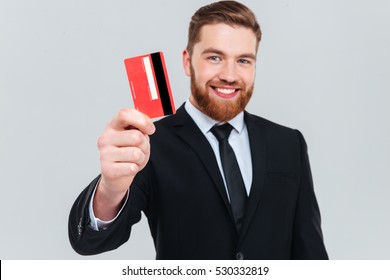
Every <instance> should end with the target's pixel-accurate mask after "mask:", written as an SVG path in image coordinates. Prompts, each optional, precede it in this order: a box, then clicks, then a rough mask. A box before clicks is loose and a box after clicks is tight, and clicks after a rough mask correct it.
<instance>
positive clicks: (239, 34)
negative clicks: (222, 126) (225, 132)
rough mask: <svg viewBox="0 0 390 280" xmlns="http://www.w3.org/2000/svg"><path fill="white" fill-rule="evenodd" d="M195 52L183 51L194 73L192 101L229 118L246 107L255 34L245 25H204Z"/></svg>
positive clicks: (189, 71)
mask: <svg viewBox="0 0 390 280" xmlns="http://www.w3.org/2000/svg"><path fill="white" fill-rule="evenodd" d="M200 35H201V36H200V41H199V42H198V43H196V44H195V45H194V48H193V52H192V56H191V57H190V55H189V53H188V51H187V50H185V51H184V52H183V64H184V69H185V72H186V74H187V75H188V76H190V77H191V92H192V95H191V96H190V102H191V103H192V104H193V105H194V106H195V107H197V108H198V109H199V110H201V111H202V112H204V113H205V114H207V115H208V116H209V117H211V118H213V119H215V120H218V121H228V120H230V119H232V118H234V117H235V116H236V115H237V114H238V113H240V112H241V111H243V110H244V109H245V107H246V105H247V104H248V102H249V99H250V97H251V96H252V93H253V84H254V78H255V70H256V65H255V64H256V36H255V34H254V32H253V31H252V30H250V29H249V28H245V27H239V26H234V27H232V26H229V25H227V24H213V25H205V26H203V27H202V29H201V34H200Z"/></svg>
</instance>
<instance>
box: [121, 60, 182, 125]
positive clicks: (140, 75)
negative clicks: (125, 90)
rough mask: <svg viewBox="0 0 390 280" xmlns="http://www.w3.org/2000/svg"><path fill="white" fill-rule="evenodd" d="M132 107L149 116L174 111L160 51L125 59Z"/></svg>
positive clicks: (158, 115)
mask: <svg viewBox="0 0 390 280" xmlns="http://www.w3.org/2000/svg"><path fill="white" fill-rule="evenodd" d="M125 67H126V72H127V78H128V79H129V85H130V91H131V95H132V97H133V102H134V107H135V109H137V110H138V111H140V112H142V113H144V114H146V115H147V116H149V117H150V118H157V117H162V116H166V115H170V114H174V113H176V109H175V105H174V103H173V98H172V91H171V86H170V84H169V79H168V72H167V69H166V65H165V60H164V54H163V53H162V52H156V53H150V54H145V55H140V56H137V57H132V58H127V59H125Z"/></svg>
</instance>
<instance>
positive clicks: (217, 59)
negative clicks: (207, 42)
mask: <svg viewBox="0 0 390 280" xmlns="http://www.w3.org/2000/svg"><path fill="white" fill-rule="evenodd" d="M209 60H211V61H221V58H220V57H218V56H210V57H209Z"/></svg>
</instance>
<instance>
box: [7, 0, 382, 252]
mask: <svg viewBox="0 0 390 280" xmlns="http://www.w3.org/2000/svg"><path fill="white" fill-rule="evenodd" d="M243 2H244V3H245V4H247V5H248V6H249V7H251V8H252V9H253V10H254V11H255V13H256V14H257V17H258V20H259V22H260V24H261V26H262V30H263V33H264V35H263V40H262V42H261V45H260V52H259V57H258V65H257V76H256V90H255V94H254V97H253V99H252V101H251V103H250V105H249V108H248V110H249V111H250V112H252V113H255V114H258V115H261V116H263V117H265V118H269V119H271V120H273V121H275V122H278V123H281V124H284V125H286V126H290V127H293V128H298V129H300V130H301V131H302V132H303V134H304V135H305V138H306V140H307V142H308V145H309V155H310V159H311V165H312V170H313V177H314V181H315V189H316V193H317V197H318V201H319V204H320V208H321V213H322V219H323V231H324V236H325V242H326V245H327V248H328V251H329V255H330V257H331V258H333V259H390V240H389V239H390V237H389V236H390V222H389V220H390V217H389V216H390V215H389V214H390V203H389V197H390V190H389V179H388V176H389V171H390V170H389V167H390V148H389V143H390V126H389V119H390V113H389V110H388V107H389V101H390V100H389V93H390V84H389V74H390V69H389V65H390V54H389V50H390V37H389V29H390V16H389V11H390V2H389V1H387V0H383V1H381V0H370V1H368V0H366V1H363V0H355V1H354V0H326V1H325V0H321V1H320V0H294V1H292V0H284V1H282V0H278V1H275V0H264V1H258V0H257V1H255V0H253V1H249V0H248V1H243ZM206 3H209V1H203V0H202V1H179V0H174V1H138V0H137V1H132V0H127V1H96V0H94V1H92V0H88V1H80V0H77V1H76V0H68V1H49V0H48V1H44V0H35V1H28V0H22V1H17V0H0V35H1V37H0V40H1V41H0V42H1V43H0V129H1V130H0V179H1V185H0V188H1V189H0V191H1V194H0V223H1V230H0V258H1V259H79V258H84V257H81V256H78V255H77V254H76V253H74V252H73V250H72V249H71V247H70V245H69V243H68V237H67V219H68V213H69V209H70V207H71V205H72V203H73V201H74V200H75V198H76V196H77V195H78V194H79V193H80V192H81V190H82V189H83V188H84V187H85V186H87V184H88V183H89V182H90V181H91V180H92V179H93V178H94V177H95V176H96V175H97V174H98V173H99V155H98V151H97V148H96V140H97V138H98V136H99V135H100V133H101V132H102V131H103V129H104V127H105V125H106V123H107V122H108V121H109V120H110V119H111V117H112V116H113V115H114V114H115V113H116V112H117V111H118V110H119V109H120V108H123V107H130V106H132V101H131V98H130V92H129V86H128V81H127V78H126V73H125V68H124V64H123V59H124V58H126V57H131V56H136V55H141V54H144V53H148V52H154V51H160V50H162V51H164V52H165V56H166V61H167V67H168V71H169V75H170V80H171V84H172V89H173V93H174V99H175V103H176V106H177V107H178V106H179V105H181V104H182V103H183V102H184V101H185V100H186V98H187V97H188V95H189V80H188V78H187V77H186V76H185V75H184V72H183V69H182V65H181V52H182V50H183V49H184V47H185V44H186V35H187V25H188V22H189V19H190V16H191V15H192V14H193V13H194V12H195V10H196V9H197V8H199V7H200V6H201V5H203V4H206ZM90 258H97V259H153V258H154V249H153V244H152V240H151V237H150V233H149V229H148V227H147V224H146V220H145V219H143V220H142V221H141V223H139V224H137V225H136V226H135V227H134V229H133V234H132V237H131V239H130V241H129V242H127V243H126V244H125V245H124V246H122V247H121V248H119V249H118V250H116V251H114V252H109V253H105V254H102V255H99V256H94V257H90Z"/></svg>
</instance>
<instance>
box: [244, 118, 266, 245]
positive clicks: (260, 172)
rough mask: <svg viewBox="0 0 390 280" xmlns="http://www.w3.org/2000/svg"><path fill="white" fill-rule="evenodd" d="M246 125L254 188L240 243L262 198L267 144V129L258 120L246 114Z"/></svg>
mask: <svg viewBox="0 0 390 280" xmlns="http://www.w3.org/2000/svg"><path fill="white" fill-rule="evenodd" d="M245 123H246V126H247V129H248V135H249V144H250V148H251V156H252V173H253V178H252V186H251V191H250V194H249V198H248V204H247V209H246V213H245V217H244V222H243V227H242V232H241V235H240V241H241V240H242V239H243V237H244V235H245V233H246V231H247V230H248V227H249V225H250V222H251V221H252V219H253V216H254V214H255V211H256V208H257V206H258V204H259V201H260V196H261V193H262V191H263V188H264V178H265V159H266V143H265V129H264V126H263V125H262V124H260V123H259V122H258V120H257V119H256V118H254V117H253V116H251V115H250V114H249V113H247V112H245Z"/></svg>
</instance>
